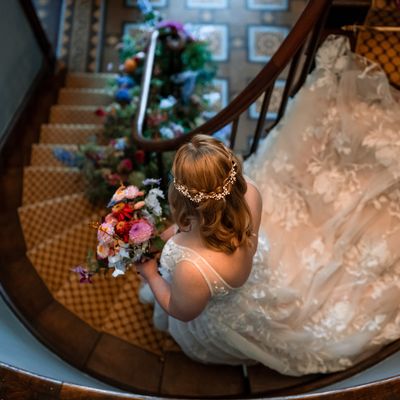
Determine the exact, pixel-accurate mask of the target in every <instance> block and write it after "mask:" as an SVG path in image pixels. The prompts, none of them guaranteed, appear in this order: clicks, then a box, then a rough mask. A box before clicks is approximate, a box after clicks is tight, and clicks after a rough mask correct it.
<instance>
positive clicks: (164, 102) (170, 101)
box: [160, 96, 176, 110]
mask: <svg viewBox="0 0 400 400" xmlns="http://www.w3.org/2000/svg"><path fill="white" fill-rule="evenodd" d="M175 104H176V98H175V97H174V96H168V97H167V98H165V99H161V101H160V108H161V110H167V109H169V108H171V107H173V106H174V105H175Z"/></svg>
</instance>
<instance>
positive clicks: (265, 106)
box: [250, 81, 275, 154]
mask: <svg viewBox="0 0 400 400" xmlns="http://www.w3.org/2000/svg"><path fill="white" fill-rule="evenodd" d="M274 85H275V81H272V82H271V84H270V86H268V88H267V90H266V91H265V92H264V99H263V102H262V105H261V111H260V115H259V117H258V121H257V128H256V132H255V134H254V138H253V143H252V144H251V148H250V154H253V153H254V152H255V151H256V150H257V146H258V142H259V141H260V137H261V132H262V129H263V127H264V124H265V116H266V115H267V111H268V106H269V102H270V101H271V95H272V91H273V90H274Z"/></svg>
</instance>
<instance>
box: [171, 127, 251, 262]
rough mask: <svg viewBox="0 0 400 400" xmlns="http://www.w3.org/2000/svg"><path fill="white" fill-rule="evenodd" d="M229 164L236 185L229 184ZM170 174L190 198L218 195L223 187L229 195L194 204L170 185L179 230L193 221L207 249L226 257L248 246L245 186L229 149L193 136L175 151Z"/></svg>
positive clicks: (208, 138) (201, 137)
mask: <svg viewBox="0 0 400 400" xmlns="http://www.w3.org/2000/svg"><path fill="white" fill-rule="evenodd" d="M233 163H236V167H235V168H234V169H235V170H236V181H235V182H233V183H231V182H229V176H230V172H231V170H232V168H233ZM172 174H173V176H174V179H175V182H176V184H178V185H184V186H185V187H186V188H187V189H188V192H189V193H190V194H191V195H192V196H195V195H196V194H198V193H200V192H203V193H211V192H213V193H221V192H222V191H223V187H224V185H225V187H226V188H227V189H228V191H229V194H227V195H226V196H224V197H223V198H222V199H220V200H216V199H203V200H202V201H200V202H199V203H196V202H194V201H192V200H190V199H189V198H188V197H185V196H184V195H183V194H182V193H181V192H180V191H179V190H177V189H176V187H175V186H174V183H171V184H170V186H169V201H170V205H171V211H172V216H173V218H174V220H175V222H176V223H177V224H178V225H179V226H181V227H189V226H190V219H191V218H195V219H197V221H198V223H199V228H200V234H201V237H202V239H203V241H204V243H205V244H206V245H207V247H209V248H212V249H214V250H217V251H221V252H224V253H227V254H231V253H233V252H234V251H235V250H236V249H237V248H238V247H240V246H242V245H247V244H250V236H251V234H252V221H251V214H250V209H249V206H248V205H247V202H246V200H245V198H244V195H245V193H246V190H247V184H246V181H245V179H244V177H243V174H242V166H241V163H240V161H239V160H238V158H237V157H236V156H235V155H234V154H233V152H232V151H231V150H230V149H228V148H227V147H225V146H224V145H223V144H222V143H221V142H220V141H218V140H216V139H214V138H212V137H210V136H206V135H196V136H194V137H193V139H192V140H191V142H189V143H186V144H184V145H183V146H182V147H181V148H180V149H179V150H178V151H177V153H176V155H175V159H174V163H173V166H172ZM227 182H228V184H227Z"/></svg>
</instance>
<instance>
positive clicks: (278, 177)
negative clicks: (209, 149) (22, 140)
mask: <svg viewBox="0 0 400 400" xmlns="http://www.w3.org/2000/svg"><path fill="white" fill-rule="evenodd" d="M394 95H395V94H394V93H393V92H392V91H391V89H390V87H389V84H388V82H387V79H386V77H385V75H384V73H383V72H382V70H381V69H380V68H379V67H378V66H377V65H375V64H371V63H369V62H367V61H366V60H365V59H363V58H360V57H358V56H356V55H354V54H352V53H350V51H349V50H348V46H347V42H346V41H345V39H343V38H332V37H331V38H329V39H328V40H327V41H326V43H325V44H324V45H323V47H322V48H321V49H320V50H319V53H318V56H317V67H316V69H315V70H314V72H313V73H312V74H311V75H310V76H309V78H308V80H307V82H306V84H305V85H304V87H303V88H302V89H301V91H300V92H299V93H298V94H297V96H296V98H295V99H294V100H293V101H292V102H291V104H290V106H289V109H288V111H287V114H286V117H285V118H284V120H283V121H282V122H281V123H280V124H279V125H278V127H277V128H276V129H275V130H274V131H273V132H271V134H270V135H269V136H268V137H267V138H266V139H265V140H264V141H263V142H262V143H261V145H260V147H259V149H258V151H257V153H256V154H255V155H254V156H252V157H251V158H250V159H249V160H247V161H246V163H245V172H246V175H248V176H249V177H250V178H251V179H252V180H253V181H254V182H255V183H256V185H257V186H258V188H259V190H260V192H261V195H262V198H263V216H262V223H261V229H260V240H259V243H258V250H257V253H256V256H255V258H254V263H253V269H252V272H251V275H250V278H249V279H248V281H247V282H246V284H245V285H244V286H242V287H241V288H239V289H232V288H231V287H229V285H228V284H226V282H224V281H223V280H222V279H221V278H220V277H219V276H218V274H216V273H215V271H214V270H213V269H212V267H211V266H210V265H209V264H208V263H207V262H206V261H205V260H204V259H202V257H201V256H200V255H199V254H197V253H195V252H194V251H193V250H191V249H189V248H186V247H182V246H180V245H178V244H177V243H175V242H174V238H172V239H170V241H169V242H168V243H167V244H166V246H165V248H164V251H163V254H162V258H161V266H162V267H161V273H162V275H163V276H164V277H166V279H170V278H171V275H172V274H173V272H174V267H175V265H176V264H177V263H178V262H179V261H181V260H185V259H186V260H189V261H190V262H192V263H193V264H194V265H196V267H197V268H198V269H199V270H200V271H201V272H202V273H203V276H204V278H205V280H206V281H207V282H208V284H209V287H210V290H211V292H212V298H211V301H210V302H209V304H208V306H207V307H206V309H205V310H204V312H203V313H202V314H201V315H200V316H199V317H198V318H196V319H195V320H193V321H191V322H189V323H185V322H180V321H178V320H176V319H174V318H171V317H167V316H166V314H165V313H164V312H163V311H162V310H161V309H160V307H159V306H158V305H156V306H155V314H154V321H155V324H156V326H158V327H159V328H160V329H167V330H168V331H169V332H170V333H171V335H172V336H173V337H174V338H175V340H176V341H177V342H178V344H179V345H180V346H181V348H182V349H183V351H184V352H185V353H186V354H187V355H188V356H190V357H191V358H193V359H195V360H199V361H202V362H211V363H223V364H241V363H250V362H261V363H263V364H265V365H267V366H268V367H270V368H273V369H275V370H278V371H279V372H281V373H283V374H289V375H302V374H308V373H316V372H331V371H337V370H341V369H344V368H347V367H349V366H351V365H353V364H355V363H357V362H359V361H361V360H362V359H363V358H366V357H367V356H369V355H371V354H372V353H373V352H376V351H377V350H378V349H379V348H380V347H381V346H383V345H385V344H386V343H388V342H390V341H393V340H395V339H397V338H399V337H400V301H399V300H400V260H399V256H400V105H399V103H398V102H397V101H396V100H395V99H394V98H393V96H394Z"/></svg>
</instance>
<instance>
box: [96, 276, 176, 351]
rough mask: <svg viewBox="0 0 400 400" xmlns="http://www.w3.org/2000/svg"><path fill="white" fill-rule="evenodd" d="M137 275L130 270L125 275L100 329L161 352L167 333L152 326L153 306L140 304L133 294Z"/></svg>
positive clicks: (136, 283)
mask: <svg viewBox="0 0 400 400" xmlns="http://www.w3.org/2000/svg"><path fill="white" fill-rule="evenodd" d="M139 285H140V278H139V277H138V276H137V274H135V273H134V272H133V271H128V272H127V273H126V274H125V278H124V286H123V287H122V288H121V291H120V293H119V295H118V297H117V298H116V299H115V302H114V305H113V307H112V308H111V309H110V311H109V313H108V316H107V318H106V319H105V321H104V324H103V327H102V330H103V331H104V332H107V333H110V334H112V335H115V336H117V337H119V338H121V339H124V340H126V341H127V342H129V343H132V344H134V345H136V346H138V347H141V348H142V349H145V350H148V351H151V352H153V353H156V354H162V351H163V346H164V343H165V342H166V340H169V336H168V335H167V334H166V333H164V332H161V331H158V330H157V329H155V327H154V324H153V321H152V318H153V306H151V305H149V304H142V303H140V301H139V298H138V296H137V293H138V290H139Z"/></svg>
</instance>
